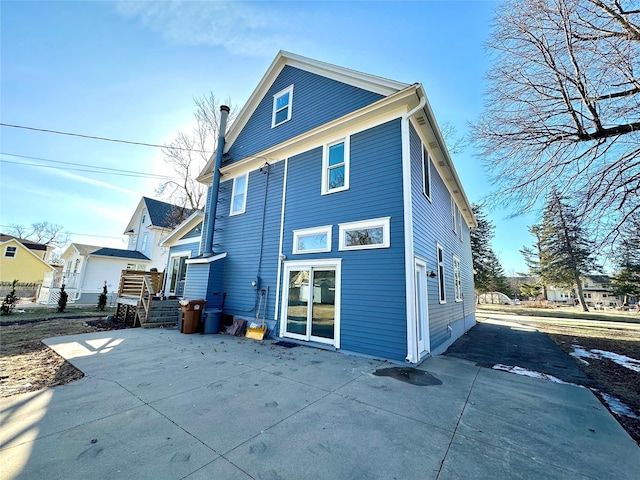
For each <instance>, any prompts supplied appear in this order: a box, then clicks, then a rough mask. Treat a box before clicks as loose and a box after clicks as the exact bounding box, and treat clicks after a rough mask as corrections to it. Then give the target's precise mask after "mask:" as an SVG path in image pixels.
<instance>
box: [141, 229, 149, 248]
mask: <svg viewBox="0 0 640 480" xmlns="http://www.w3.org/2000/svg"><path fill="white" fill-rule="evenodd" d="M148 239H149V234H148V233H146V232H145V233H144V234H143V235H142V246H141V247H140V251H141V252H145V251H146V250H147V240H148Z"/></svg>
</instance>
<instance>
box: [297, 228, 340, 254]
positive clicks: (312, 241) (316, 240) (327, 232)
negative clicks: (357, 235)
mask: <svg viewBox="0 0 640 480" xmlns="http://www.w3.org/2000/svg"><path fill="white" fill-rule="evenodd" d="M332 231H333V226H332V225H327V226H325V227H315V228H305V229H303V230H294V231H293V250H292V251H293V253H294V254H299V253H319V252H330V251H331V233H332Z"/></svg>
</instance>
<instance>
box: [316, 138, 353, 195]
mask: <svg viewBox="0 0 640 480" xmlns="http://www.w3.org/2000/svg"><path fill="white" fill-rule="evenodd" d="M348 189H349V138H346V139H344V140H340V141H338V142H335V143H330V144H328V145H325V146H324V149H323V155H322V195H325V194H327V193H333V192H340V191H342V190H348Z"/></svg>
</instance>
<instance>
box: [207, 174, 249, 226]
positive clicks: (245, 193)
mask: <svg viewBox="0 0 640 480" xmlns="http://www.w3.org/2000/svg"><path fill="white" fill-rule="evenodd" d="M240 178H244V179H245V182H244V193H243V195H244V198H243V200H242V208H241V209H240V210H238V211H234V210H233V200H234V198H235V196H236V183H237V180H238V179H240ZM248 191H249V172H247V173H245V174H244V175H238V176H236V177H234V178H233V190H232V191H231V202H230V203H231V205H230V206H229V216H230V217H232V216H234V215H242V214H243V213H244V212H246V210H247V192H248ZM212 201H213V200H212Z"/></svg>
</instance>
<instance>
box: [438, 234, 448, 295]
mask: <svg viewBox="0 0 640 480" xmlns="http://www.w3.org/2000/svg"><path fill="white" fill-rule="evenodd" d="M436 246H437V251H438V253H437V255H438V256H437V259H438V294H439V296H440V303H447V294H446V290H445V281H444V249H443V248H442V245H440V244H439V243H438V244H437V245H436Z"/></svg>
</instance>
